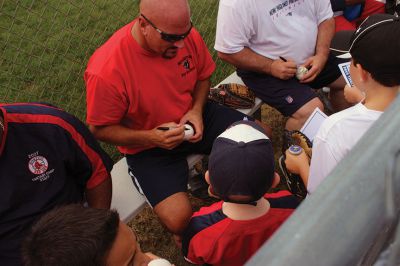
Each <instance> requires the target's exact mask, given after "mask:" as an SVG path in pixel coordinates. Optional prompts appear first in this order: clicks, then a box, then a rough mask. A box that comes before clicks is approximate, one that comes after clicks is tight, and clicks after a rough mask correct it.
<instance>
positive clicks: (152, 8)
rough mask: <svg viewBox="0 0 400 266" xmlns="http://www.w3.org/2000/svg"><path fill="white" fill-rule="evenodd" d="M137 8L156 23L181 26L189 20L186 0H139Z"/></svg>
mask: <svg viewBox="0 0 400 266" xmlns="http://www.w3.org/2000/svg"><path fill="white" fill-rule="evenodd" d="M139 8H140V13H142V14H144V15H145V16H146V17H148V18H149V19H151V21H152V22H153V23H154V24H156V25H166V27H171V26H177V25H178V26H181V25H182V24H186V25H187V24H188V23H189V21H190V9H189V4H188V2H187V0H141V1H140V7H139Z"/></svg>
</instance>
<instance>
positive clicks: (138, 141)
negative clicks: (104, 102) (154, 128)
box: [89, 125, 151, 147]
mask: <svg viewBox="0 0 400 266" xmlns="http://www.w3.org/2000/svg"><path fill="white" fill-rule="evenodd" d="M89 129H90V131H91V132H92V134H93V135H94V136H95V138H96V139H98V140H100V141H103V142H106V143H110V144H113V145H118V146H137V147H143V146H146V145H149V146H150V145H151V135H150V131H149V130H134V129H131V128H128V127H125V126H123V125H109V126H92V125H89Z"/></svg>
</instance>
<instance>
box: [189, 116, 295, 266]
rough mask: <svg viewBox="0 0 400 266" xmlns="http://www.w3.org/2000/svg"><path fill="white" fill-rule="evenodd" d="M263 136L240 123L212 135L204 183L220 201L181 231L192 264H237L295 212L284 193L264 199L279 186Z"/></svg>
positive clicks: (247, 123)
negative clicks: (207, 169) (214, 137)
mask: <svg viewBox="0 0 400 266" xmlns="http://www.w3.org/2000/svg"><path fill="white" fill-rule="evenodd" d="M274 168H275V166H274V153H273V150H272V145H271V141H270V139H269V138H268V137H267V136H266V134H265V131H264V130H263V129H262V128H261V127H259V126H258V125H257V124H256V123H254V122H251V121H240V122H237V123H234V124H233V125H232V127H230V128H229V129H227V130H226V131H225V132H224V133H222V134H221V135H219V136H218V138H217V139H216V140H215V141H214V145H213V148H212V151H211V154H210V157H209V171H208V172H207V173H206V181H207V182H208V183H209V184H210V186H209V192H210V194H211V195H213V196H215V197H217V198H220V199H222V201H220V202H217V203H215V204H213V205H211V206H209V207H204V208H201V209H200V211H198V212H196V213H195V214H194V215H193V216H192V219H191V220H190V223H189V226H188V228H187V230H186V231H185V234H184V237H183V242H182V250H183V253H184V256H185V258H186V259H187V260H188V261H189V262H191V263H195V264H205V263H206V264H212V265H229V266H234V265H243V264H244V263H245V262H246V261H247V260H248V259H249V258H250V257H251V256H252V255H253V254H254V252H256V250H257V249H258V248H259V247H260V246H261V245H262V244H263V243H264V242H265V241H266V240H267V239H268V238H269V237H270V236H271V235H272V234H273V233H274V232H275V231H276V230H277V229H278V228H279V227H280V225H281V224H282V223H283V222H284V221H285V220H286V219H287V218H288V217H289V216H290V215H291V214H292V212H293V211H294V210H293V209H294V208H295V207H297V204H298V203H297V201H296V199H295V198H294V197H293V196H292V195H291V194H290V193H288V192H287V191H281V192H278V193H275V194H265V193H266V192H267V191H268V189H270V188H271V187H274V186H275V185H277V184H278V183H279V176H278V174H277V173H275V172H274Z"/></svg>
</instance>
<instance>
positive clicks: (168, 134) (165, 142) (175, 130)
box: [151, 122, 185, 150]
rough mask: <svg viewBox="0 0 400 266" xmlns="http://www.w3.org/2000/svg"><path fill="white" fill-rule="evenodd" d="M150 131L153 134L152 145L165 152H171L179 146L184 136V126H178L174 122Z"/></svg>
mask: <svg viewBox="0 0 400 266" xmlns="http://www.w3.org/2000/svg"><path fill="white" fill-rule="evenodd" d="M151 131H152V133H153V134H152V137H151V142H152V144H153V145H155V146H157V147H160V148H163V149H167V150H172V149H173V148H175V147H176V146H178V145H179V144H181V143H182V141H183V137H184V136H185V127H184V125H178V124H177V123H174V122H170V123H164V124H162V125H159V126H158V127H156V128H154V129H152V130H151Z"/></svg>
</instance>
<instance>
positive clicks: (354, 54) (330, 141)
mask: <svg viewBox="0 0 400 266" xmlns="http://www.w3.org/2000/svg"><path fill="white" fill-rule="evenodd" d="M331 50H332V51H334V52H336V53H337V54H338V57H341V58H351V59H352V62H351V64H350V75H351V78H352V81H353V83H354V85H355V86H356V87H357V88H358V89H359V90H361V91H362V92H363V93H364V94H365V99H363V100H362V101H361V102H359V103H358V104H356V105H354V106H353V107H351V108H348V109H346V110H343V111H341V112H338V113H336V114H334V115H331V116H330V117H328V118H327V119H326V120H325V121H324V123H323V124H322V125H321V128H320V129H319V131H318V133H317V135H316V136H315V138H314V143H313V156H312V159H311V164H310V165H309V164H308V159H307V158H306V156H304V153H302V154H300V155H299V156H294V155H292V154H290V153H289V152H287V151H286V161H285V164H286V168H287V169H288V170H289V171H290V172H291V173H295V174H298V173H301V177H302V179H303V181H304V184H305V185H306V187H307V190H308V193H312V192H313V191H314V190H315V189H316V188H317V186H319V184H320V183H321V182H322V180H323V179H324V178H325V177H326V176H328V175H329V173H330V172H331V171H332V170H333V169H334V168H335V166H336V165H337V164H338V163H339V162H340V160H342V159H343V158H344V157H345V155H346V154H347V153H348V152H349V151H350V150H351V149H352V147H354V145H355V144H356V143H357V142H358V140H359V139H360V138H361V137H362V136H363V135H364V134H365V132H366V131H367V130H368V129H369V128H370V127H371V126H372V125H373V123H374V122H375V121H376V120H377V119H378V118H379V117H380V115H381V114H382V113H383V112H384V111H385V109H386V108H387V107H389V105H390V104H391V103H392V102H393V101H394V99H395V98H396V96H397V95H398V92H399V88H400V53H399V51H400V19H399V18H398V17H395V16H393V15H388V14H376V15H372V16H370V17H368V18H367V19H365V20H364V21H363V22H362V23H361V24H360V26H359V27H358V29H357V30H355V31H342V32H338V33H337V34H336V36H335V37H334V38H333V40H332V44H331Z"/></svg>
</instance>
